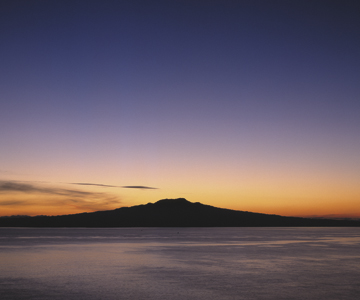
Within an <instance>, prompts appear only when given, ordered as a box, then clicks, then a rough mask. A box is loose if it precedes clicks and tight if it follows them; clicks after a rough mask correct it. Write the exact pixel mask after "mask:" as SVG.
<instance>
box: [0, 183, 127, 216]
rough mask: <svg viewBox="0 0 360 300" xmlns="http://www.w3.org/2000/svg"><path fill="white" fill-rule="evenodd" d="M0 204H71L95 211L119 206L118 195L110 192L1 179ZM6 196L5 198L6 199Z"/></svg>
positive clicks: (77, 207) (57, 205)
mask: <svg viewBox="0 0 360 300" xmlns="http://www.w3.org/2000/svg"><path fill="white" fill-rule="evenodd" d="M0 195H2V197H1V198H2V199H0V206H6V207H11V206H13V207H16V206H30V205H32V206H52V207H64V206H65V205H66V206H71V207H73V208H75V209H77V210H83V211H95V210H106V209H113V208H114V207H116V206H119V205H120V203H121V200H120V198H119V197H118V196H115V195H111V194H108V193H100V192H88V191H82V190H76V189H66V188H58V187H48V186H44V185H41V184H39V183H34V182H31V183H24V182H19V181H10V180H0ZM4 198H5V199H4Z"/></svg>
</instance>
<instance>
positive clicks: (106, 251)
mask: <svg viewBox="0 0 360 300" xmlns="http://www.w3.org/2000/svg"><path fill="white" fill-rule="evenodd" d="M359 283H360V228H111V229H75V228H66V229H64V228H61V229H34V228H31V229H30V228H0V298H1V299H3V300H5V299H54V300H57V299H70V300H72V299H90V300H91V299H149V300H152V299H173V300H178V299H190V300H191V299H349V300H350V299H351V300H353V299H357V298H358V297H359V295H360V284H359Z"/></svg>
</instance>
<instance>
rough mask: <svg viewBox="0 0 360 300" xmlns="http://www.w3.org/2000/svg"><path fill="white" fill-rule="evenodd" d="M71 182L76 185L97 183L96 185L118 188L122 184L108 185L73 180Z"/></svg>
mask: <svg viewBox="0 0 360 300" xmlns="http://www.w3.org/2000/svg"><path fill="white" fill-rule="evenodd" d="M70 184H75V185H95V186H100V187H118V188H121V186H118V185H108V184H101V183H88V182H71V183H70Z"/></svg>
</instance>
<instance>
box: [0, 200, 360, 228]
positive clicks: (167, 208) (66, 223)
mask: <svg viewBox="0 0 360 300" xmlns="http://www.w3.org/2000/svg"><path fill="white" fill-rule="evenodd" d="M0 226H1V227H319V226H324V227H325V226H326V227H331V226H334V227H340V226H341V227H343V226H360V221H354V220H332V219H312V218H299V217H283V216H279V215H268V214H261V213H252V212H246V211H236V210H231V209H224V208H217V207H213V206H210V205H205V204H201V203H199V202H196V203H193V202H190V201H188V200H186V199H184V198H178V199H163V200H159V201H157V202H155V203H148V204H144V205H137V206H132V207H122V208H117V209H115V210H108V211H97V212H92V213H80V214H73V215H62V216H35V217H29V216H19V217H1V218H0Z"/></svg>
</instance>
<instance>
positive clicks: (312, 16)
mask: <svg viewBox="0 0 360 300" xmlns="http://www.w3.org/2000/svg"><path fill="white" fill-rule="evenodd" d="M359 16H360V3H359V2H358V1H346V0H345V1H305V0H303V1H285V0H284V1H250V0H249V1H226V0H223V1H190V0H189V1H85V0H84V1H76V0H75V1H64V0H62V1H35V0H34V1H17V0H12V1H10V0H9V1H1V3H0V43H1V44H0V45H1V46H0V57H1V68H0V154H1V155H0V179H1V180H3V181H4V182H12V183H14V182H18V183H19V182H25V181H26V182H30V183H31V184H34V183H35V182H37V181H45V182H47V184H53V185H57V184H60V183H61V184H65V183H73V182H82V183H94V185H91V186H85V185H83V186H81V187H80V186H79V189H80V188H81V189H82V190H86V191H88V190H89V189H91V188H93V189H95V188H97V189H98V190H96V193H99V191H100V192H103V193H106V195H107V193H112V194H113V195H115V196H116V197H118V199H119V202H118V203H117V202H116V203H117V206H119V205H120V206H121V205H134V204H139V203H147V202H149V201H153V200H154V201H156V200H158V199H161V198H166V197H169V198H170V197H186V198H188V199H189V200H190V201H194V202H196V201H200V202H204V203H208V204H212V205H216V206H222V207H228V208H235V209H244V210H253V211H259V212H271V213H279V214H280V213H283V214H321V213H323V214H326V213H343V214H349V213H355V214H358V215H360V206H359V204H358V203H359V200H360V188H359V187H358V186H359V180H360V155H359V153H360V133H359V132H360V97H359V96H360V84H359V82H360V59H359V53H360V38H359V36H360V35H359V34H360V18H359ZM101 185H113V186H140V187H147V186H149V187H156V188H157V189H156V190H150V189H149V190H144V189H120V190H114V189H113V190H111V191H108V190H104V187H102V186H101ZM71 188H73V187H71ZM115 196H114V197H115ZM21 197H23V199H26V206H27V207H30V206H31V205H32V202H31V201H33V200H31V199H33V198H31V197H30V198H29V195H28V194H24V193H22V194H21V193H20V192H19V191H13V192H11V193H10V192H9V191H8V190H3V191H0V210H1V207H2V205H3V203H7V206H6V209H8V212H9V213H10V212H11V213H13V212H15V213H16V212H17V211H19V212H25V213H26V211H24V209H23V206H19V205H15V204H14V203H15V202H16V201H18V199H21ZM34 197H35V196H34ZM106 197H107V196H106ZM14 199H16V201H15V200H14ZM106 199H107V198H106ZM65 200H66V199H65ZM65 200H64V203H65V204H62V208H61V209H60V208H59V207H57V206H54V207H51V209H50V208H49V211H50V210H51V211H63V210H64V207H66V205H67V204H66V203H67V202H66V201H65ZM11 201H14V202H11ZM24 201H25V200H24ZM44 201H45V200H44ZM49 201H50V200H49ZM94 201H95V200H94ZM96 201H98V202H99V203H100V204H101V199H99V200H96ZM16 203H18V202H16ZM23 203H24V202H23ZM119 203H120V204H119ZM329 203H330V204H329ZM38 205H39V203H38V202H37V203H36V204H34V207H35V206H38ZM341 205H344V206H345V207H346V209H343V210H339V207H340V206H341ZM4 207H5V206H4ZM10 208H11V210H10ZM4 209H5V208H4ZM78 209H79V210H81V207H80V208H78ZM33 211H35V208H34V210H33ZM33 211H32V212H33ZM69 211H70V212H71V209H70V208H69ZM15 213H14V214H15ZM34 213H35V212H34ZM4 214H5V213H4Z"/></svg>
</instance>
